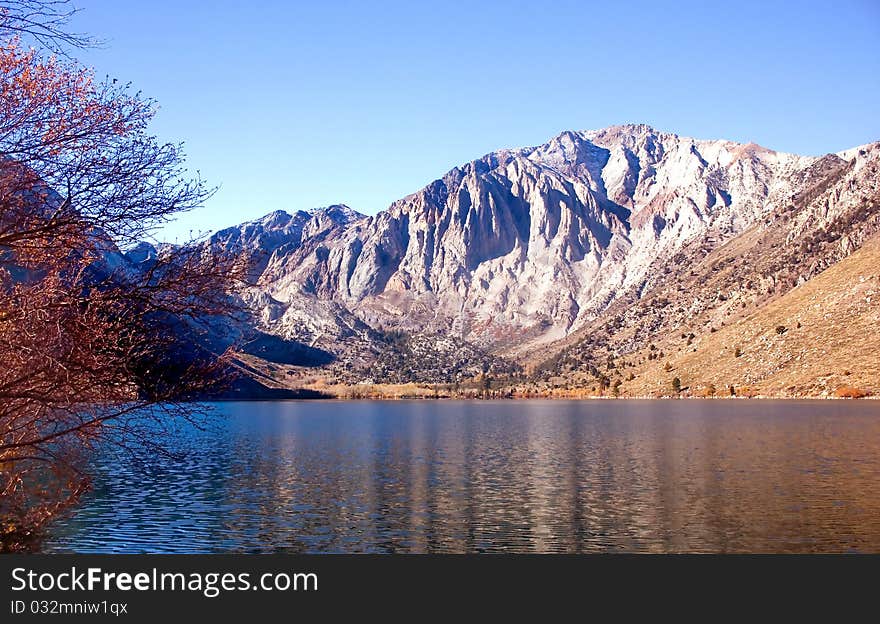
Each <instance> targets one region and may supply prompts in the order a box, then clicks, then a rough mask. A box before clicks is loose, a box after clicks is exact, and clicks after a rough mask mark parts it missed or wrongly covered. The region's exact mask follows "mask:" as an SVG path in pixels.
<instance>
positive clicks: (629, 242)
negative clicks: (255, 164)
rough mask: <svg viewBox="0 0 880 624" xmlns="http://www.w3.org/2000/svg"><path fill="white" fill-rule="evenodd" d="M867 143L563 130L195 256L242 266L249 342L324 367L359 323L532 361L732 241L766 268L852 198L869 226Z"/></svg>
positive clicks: (872, 179) (239, 233)
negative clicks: (810, 146) (358, 204)
mask: <svg viewBox="0 0 880 624" xmlns="http://www.w3.org/2000/svg"><path fill="white" fill-rule="evenodd" d="M878 146H880V144H878V143H868V144H865V145H862V146H858V147H855V148H851V149H849V150H844V151H842V152H839V153H837V154H828V155H825V156H819V157H817V156H799V155H795V154H786V153H783V152H776V151H773V150H770V149H767V148H764V147H761V146H758V145H756V144H753V143H748V144H741V143H735V142H732V141H726V140H708V141H707V140H699V139H691V138H688V137H681V136H679V135H677V134H674V133H666V132H661V131H657V130H655V129H654V128H652V127H650V126H648V125H646V124H630V125H621V126H612V127H609V128H604V129H599V130H589V131H579V132H575V131H565V132H562V133H560V134H558V135H557V136H555V137H553V138H551V139H550V140H549V141H547V142H546V143H544V144H541V145H538V146H533V147H526V148H517V149H503V150H497V151H495V152H490V153H489V154H486V155H484V156H482V157H481V158H478V159H476V160H473V161H470V162H468V163H464V164H463V165H460V166H458V167H454V168H452V169H451V170H449V171H448V172H447V173H446V174H444V175H443V176H442V177H440V178H438V179H437V180H435V181H433V182H432V183H430V184H428V185H426V186H425V187H424V188H422V189H420V190H419V191H417V192H415V193H412V194H409V195H407V196H405V197H403V198H401V199H399V200H397V201H395V202H393V203H392V204H391V205H390V206H389V208H388V209H386V210H384V211H381V212H379V213H377V214H376V215H372V216H367V215H362V214H360V213H357V212H356V211H354V210H352V209H350V208H348V207H347V206H344V205H336V206H330V207H328V208H324V209H317V210H313V211H296V212H295V213H293V214H289V213H286V212H283V211H275V212H272V213H269V214H268V215H266V216H265V217H263V218H261V219H257V220H254V221H251V222H247V223H244V224H241V225H240V226H235V227H233V228H227V229H225V230H222V231H221V232H218V233H216V234H214V235H213V236H212V237H211V238H210V239H209V241H208V242H207V243H206V249H208V250H211V249H215V250H223V251H225V252H229V251H232V252H234V253H241V254H248V255H250V256H251V259H252V261H253V264H254V266H255V269H254V271H253V272H252V283H251V285H250V286H249V288H247V289H245V291H244V292H243V293H242V296H243V298H244V299H245V300H246V301H247V302H248V303H249V305H250V306H251V308H252V310H253V313H254V319H255V324H256V325H258V326H259V328H260V330H261V331H266V332H267V333H270V334H273V335H277V336H279V337H282V338H285V339H295V340H300V341H303V342H305V343H306V344H310V345H319V346H320V347H321V348H323V349H327V350H328V351H331V352H334V353H336V354H337V355H338V356H339V357H340V359H341V361H345V360H346V351H347V350H348V346H347V343H350V342H351V340H352V336H351V331H349V330H351V328H353V327H360V326H361V325H362V326H363V328H362V329H363V331H361V332H360V333H359V334H358V332H357V331H354V330H352V331H354V333H355V334H357V335H358V336H359V338H358V339H357V341H360V342H361V347H364V345H367V344H369V343H371V342H373V343H374V342H375V339H374V338H371V337H370V331H375V332H378V333H379V334H381V333H382V332H383V331H386V330H388V329H389V328H390V329H393V330H394V331H399V332H403V333H405V334H411V335H418V336H422V337H425V336H432V335H434V336H439V335H441V334H442V335H444V336H450V337H452V338H454V339H455V340H458V341H464V342H466V343H469V344H471V345H473V346H474V347H475V348H477V349H479V350H480V351H481V352H486V353H494V354H496V355H497V356H500V357H502V358H508V359H510V358H512V359H513V360H517V361H519V360H523V357H526V355H528V354H530V355H528V357H526V359H531V360H534V353H535V352H536V350H537V351H543V350H547V349H549V350H550V351H553V350H554V349H556V350H560V349H565V348H566V344H569V343H571V340H572V337H573V336H576V335H579V333H583V332H585V331H589V328H590V327H594V326H595V324H596V323H601V322H602V319H603V318H604V315H606V313H607V311H608V310H609V309H611V308H613V307H614V305H615V304H621V302H625V301H630V302H633V301H635V302H638V301H641V300H643V299H644V298H645V297H646V296H647V295H648V294H649V293H651V292H653V291H654V290H656V289H657V288H661V287H663V285H664V284H666V283H668V282H669V281H670V280H671V279H673V278H674V277H675V274H676V272H677V271H679V268H677V267H679V266H680V265H681V264H682V263H690V264H693V263H694V262H697V261H698V260H700V259H701V258H703V257H705V256H707V255H708V254H711V253H713V252H714V251H715V250H717V249H719V248H722V247H723V246H724V245H726V244H728V243H730V241H733V240H736V239H737V238H738V237H740V236H742V235H744V234H747V233H748V232H753V231H760V232H765V231H766V232H770V233H771V234H772V236H773V237H776V238H773V240H774V241H775V242H772V243H769V242H768V243H766V244H767V245H768V248H767V250H766V251H767V253H768V254H769V255H772V254H773V253H776V252H775V248H773V247H769V245H771V244H772V245H778V246H782V247H785V246H787V245H791V244H794V242H797V243H798V244H799V245H800V244H805V243H804V241H805V240H807V238H809V236H813V235H814V234H816V232H818V231H820V230H821V229H822V228H824V227H825V226H826V225H827V224H829V223H831V222H833V221H834V219H835V218H842V215H845V214H849V213H850V212H851V211H852V210H855V208H854V206H855V205H856V204H857V203H858V202H859V201H862V200H864V201H868V203H869V204H870V205H869V206H868V207H867V208H865V211H866V214H867V216H872V215H874V214H875V212H876V203H871V202H874V200H875V199H876V194H877V188H876V176H875V175H874V173H873V171H874V170H875V169H876V165H877V162H878V160H880V158H878V154H880V147H878ZM869 170H870V171H869ZM820 187H821V188H820ZM783 219H784V221H783ZM859 223H861V221H860V222H859ZM865 227H867V228H868V229H867V230H866V231H865V232H863V233H862V234H859V235H858V236H857V237H856V238H854V239H853V241H855V242H851V245H852V248H851V249H848V250H846V252H845V253H843V252H841V254H837V255H834V258H835V261H836V260H839V259H840V257H843V256H845V255H848V253H851V252H852V251H854V250H855V249H856V248H857V247H858V245H859V244H860V243H861V241H862V240H863V239H864V238H865V237H866V236H868V235H869V234H870V231H872V230H871V227H873V226H870V227H869V226H865ZM843 234H844V236H846V233H843ZM749 236H751V235H749ZM768 236H769V234H768ZM759 238H760V237H759ZM765 238H767V237H766V236H765ZM777 238H778V239H779V240H777ZM856 239H857V240H856ZM756 240H758V239H756ZM761 240H763V239H761ZM768 240H769V239H768ZM755 244H756V245H758V243H755ZM761 244H763V243H761ZM759 247H760V245H759ZM804 249H805V250H806V247H805V248H804ZM755 253H758V252H755ZM804 253H805V254H807V256H809V254H810V253H811V252H809V251H804ZM759 255H760V254H759ZM826 255H827V254H826ZM830 257H831V256H830V255H828V258H830ZM676 258H678V260H677V262H676V261H675V259H676ZM823 258H824V256H823ZM793 262H795V261H793ZM821 262H826V260H822V261H821ZM799 263H800V260H797V261H796V262H795V264H798V266H800V264H799ZM817 266H818V265H817ZM823 266H824V265H823ZM815 268H816V267H814V269H815ZM743 270H745V269H743ZM816 273H817V271H816V270H812V271H806V270H804V271H800V274H801V275H803V276H806V275H808V274H809V276H810V277H811V276H812V275H815V274H816ZM670 276H671V277H670ZM698 307H699V306H698ZM315 317H318V318H315ZM346 328H348V329H346ZM364 328H366V329H364ZM566 341H568V342H566ZM557 344H558V345H559V347H554V346H553V345H557ZM569 346H570V344H569ZM636 346H637V345H635V344H633V345H631V347H632V348H635V347H636ZM361 347H359V349H360V348H361ZM367 350H370V349H367ZM369 359H370V358H369V357H365V358H364V359H363V360H362V361H360V363H359V364H358V366H366V367H367V368H369V363H368V362H369ZM482 366H483V365H481V367H482ZM591 366H592V365H591Z"/></svg>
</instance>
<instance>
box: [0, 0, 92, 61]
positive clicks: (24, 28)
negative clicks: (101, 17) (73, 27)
mask: <svg viewBox="0 0 880 624" xmlns="http://www.w3.org/2000/svg"><path fill="white" fill-rule="evenodd" d="M77 12H78V9H77V8H76V7H74V6H73V5H72V4H71V2H70V0H2V1H0V33H2V34H4V35H7V36H9V35H14V36H19V37H25V38H31V39H33V40H34V42H36V43H37V44H38V45H40V46H42V47H43V48H46V49H47V50H51V51H53V52H55V53H59V54H62V55H65V56H66V50H67V49H69V48H86V47H90V46H93V45H95V44H96V43H97V42H96V41H95V39H94V38H92V37H89V36H88V35H85V34H82V33H74V32H71V31H70V30H69V29H68V25H69V23H70V20H71V18H72V17H73V16H74V15H75V14H76V13H77Z"/></svg>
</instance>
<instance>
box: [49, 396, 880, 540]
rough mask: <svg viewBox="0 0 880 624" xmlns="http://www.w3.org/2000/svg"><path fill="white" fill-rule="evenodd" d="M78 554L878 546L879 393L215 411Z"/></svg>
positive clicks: (90, 526) (107, 474)
mask: <svg viewBox="0 0 880 624" xmlns="http://www.w3.org/2000/svg"><path fill="white" fill-rule="evenodd" d="M218 409H219V410H220V411H221V412H222V413H223V414H224V415H225V417H223V418H219V419H218V421H217V427H216V428H214V429H212V430H209V431H194V430H193V431H187V432H186V433H185V434H182V435H181V436H180V437H179V438H177V439H176V440H174V441H173V446H174V447H175V448H176V450H183V451H186V454H185V456H184V457H183V459H179V460H172V459H168V458H157V460H156V464H155V465H154V466H151V467H150V469H149V470H144V469H142V468H136V467H134V466H132V465H130V464H129V463H126V462H122V461H120V460H118V459H117V458H111V457H108V458H106V459H105V460H104V461H103V462H102V463H101V464H100V466H99V467H98V475H99V476H98V479H97V483H96V486H97V487H96V489H95V491H94V492H93V493H92V494H91V495H89V497H88V498H87V499H86V501H85V504H84V505H83V507H82V508H81V509H80V510H79V512H78V513H77V514H76V516H74V517H73V518H71V519H69V520H67V521H65V522H63V523H61V524H60V525H59V526H58V527H57V529H56V532H55V535H54V537H53V538H52V540H51V542H50V543H49V545H48V548H49V549H50V550H53V551H78V552H87V551H88V552H91V551H100V552H230V551H233V552H238V551H241V552H490V551H515V552H631V551H635V552H681V551H686V552H742V551H747V552H766V551H770V552H814V551H851V550H852V551H868V552H880V457H878V449H880V403H878V402H840V401H838V402H803V403H798V402H758V401H748V402H746V401H742V402H726V401H706V402H697V401H687V402H668V401H667V402H656V401H644V402H638V401H591V402H473V403H468V402H461V403H457V402H388V403H380V402H351V403H307V402H279V403H226V404H221V405H219V407H218Z"/></svg>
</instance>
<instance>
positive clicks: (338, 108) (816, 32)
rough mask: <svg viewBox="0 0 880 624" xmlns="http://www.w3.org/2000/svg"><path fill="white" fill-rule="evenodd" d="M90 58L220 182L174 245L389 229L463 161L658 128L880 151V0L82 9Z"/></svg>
mask: <svg viewBox="0 0 880 624" xmlns="http://www.w3.org/2000/svg"><path fill="white" fill-rule="evenodd" d="M75 3H76V5H77V6H79V7H81V8H82V9H83V10H82V12H81V13H80V14H79V15H78V16H77V17H76V19H75V22H74V27H75V29H76V30H80V31H87V32H89V33H90V34H93V35H95V36H97V37H99V38H102V39H104V40H105V41H106V44H105V46H104V47H103V48H101V49H96V50H88V51H85V52H82V53H79V52H78V53H77V54H76V56H77V57H78V58H80V59H81V60H82V61H84V62H85V63H86V64H88V65H90V66H93V67H94V68H95V69H96V71H97V73H98V74H99V75H101V76H103V75H105V74H109V75H111V76H113V77H116V78H118V79H120V80H123V81H131V82H132V83H133V84H134V86H135V87H136V88H138V89H140V90H141V91H143V93H144V94H145V95H147V96H150V97H153V98H155V99H156V100H158V101H159V103H160V105H161V110H160V112H159V115H158V117H157V118H156V121H155V124H154V126H153V129H154V131H155V133H156V134H157V135H158V136H159V137H160V138H162V139H164V140H169V141H177V140H183V141H185V143H186V152H187V154H188V164H189V165H190V166H191V167H192V168H193V169H199V170H200V171H201V173H202V175H203V176H204V177H206V178H207V179H208V181H210V182H211V183H212V184H217V185H219V186H220V187H221V188H220V190H219V192H218V193H217V194H216V196H215V197H213V198H212V199H211V200H210V201H209V202H208V204H207V205H206V206H205V208H203V209H201V210H197V211H194V212H192V213H189V214H187V215H185V216H184V217H182V218H181V219H180V220H179V221H178V222H177V223H175V224H174V225H172V226H170V227H169V228H168V229H167V230H165V232H164V236H165V237H166V238H168V239H175V237H179V238H185V237H186V236H187V234H188V232H189V231H190V230H208V229H217V228H220V227H225V226H228V225H233V224H236V223H239V222H241V221H245V220H248V219H252V218H256V217H258V216H260V215H262V214H265V213H267V212H269V211H271V210H276V209H283V210H289V211H290V210H297V209H308V208H312V207H316V206H325V205H329V204H332V203H346V204H348V205H350V206H351V207H352V208H354V209H356V210H359V211H361V212H366V213H375V212H377V211H379V210H381V209H383V208H385V207H387V206H388V204H389V203H391V202H392V201H393V200H395V199H398V198H400V197H402V196H404V195H406V194H408V193H411V192H414V191H416V190H418V189H419V188H421V187H422V186H424V185H425V184H427V183H428V182H430V181H432V180H434V179H436V178H438V177H440V176H441V175H442V174H443V173H445V172H446V171H448V170H449V169H451V168H452V167H454V166H456V165H458V164H461V163H463V162H467V161H469V160H473V159H474V158H477V157H479V156H481V155H483V154H485V153H487V152H490V151H493V150H495V149H499V148H502V147H517V146H523V145H535V144H539V143H543V142H544V141H546V140H547V139H549V138H550V137H551V136H553V135H555V134H557V133H559V132H560V131H562V130H566V129H574V130H584V129H591V128H600V127H603V126H607V125H611V124H616V123H628V122H644V123H649V124H651V125H653V126H655V127H657V128H659V129H662V130H668V131H671V132H676V133H678V134H681V135H685V136H694V137H699V138H707V139H709V138H726V139H731V140H736V141H755V142H757V143H760V144H762V145H764V146H766V147H769V148H772V149H777V150H782V151H790V152H797V153H802V154H822V153H826V152H830V151H838V150H841V149H845V148H848V147H852V146H855V145H858V144H862V143H867V142H869V141H873V140H877V139H880V1H878V0H841V1H835V2H831V1H826V2H815V1H807V0H805V1H801V2H793V1H792V2H782V1H779V2H773V1H763V2H750V1H736V2H705V1H703V2H661V1H654V2H631V3H624V2H608V1H604V2H587V1H584V0H582V1H571V2H568V1H553V0H547V1H542V2H538V1H535V0H532V1H528V2H521V1H518V0H503V1H489V0H471V1H470V2H440V1H432V2H422V1H420V0H410V1H407V2H382V1H381V0H377V1H374V2H340V1H336V0H309V1H305V2H295V1H286V2H285V1H281V0H278V1H268V0H262V1H257V0H254V1H252V2H230V1H227V0H213V1H207V0H186V1H183V0H176V1H175V0H150V1H146V0H127V1H125V2H120V1H119V0H75Z"/></svg>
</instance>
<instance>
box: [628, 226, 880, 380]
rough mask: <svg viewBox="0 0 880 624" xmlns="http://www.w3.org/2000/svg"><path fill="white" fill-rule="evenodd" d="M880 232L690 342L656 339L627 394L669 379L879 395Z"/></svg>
mask: <svg viewBox="0 0 880 624" xmlns="http://www.w3.org/2000/svg"><path fill="white" fill-rule="evenodd" d="M878 327H880V238H877V237H875V238H873V239H872V240H870V241H869V242H868V243H866V244H865V245H864V246H863V247H862V249H860V250H858V251H857V252H855V253H854V254H853V255H852V256H850V257H848V258H845V259H844V260H841V261H840V262H838V263H837V264H835V265H833V266H831V267H829V268H828V269H826V270H825V271H823V272H822V273H821V274H819V275H818V276H817V277H815V278H813V279H811V280H809V281H808V282H806V283H804V284H802V285H800V286H798V287H796V288H794V289H792V290H791V291H790V292H788V293H786V294H785V295H783V296H782V297H780V298H778V299H776V300H775V301H773V302H771V303H768V304H765V305H762V306H761V307H759V308H758V309H757V310H755V311H754V312H752V313H751V314H749V315H747V316H745V317H744V318H742V319H739V320H738V321H736V322H735V323H732V324H729V325H726V326H725V327H722V328H720V329H718V330H717V331H715V332H712V333H708V334H705V335H704V336H702V337H701V338H699V339H697V340H695V341H694V342H693V344H692V345H691V346H685V345H684V344H683V341H682V340H681V338H680V336H674V337H672V338H671V339H669V340H665V341H661V342H658V343H657V345H656V347H657V349H658V350H662V351H664V353H665V355H664V357H663V358H657V359H653V360H647V355H648V350H643V351H640V352H638V353H636V354H633V359H635V358H638V359H639V360H643V361H644V363H643V364H640V365H637V366H634V367H633V368H631V369H630V372H632V373H633V374H634V375H635V379H634V380H632V381H625V382H624V383H623V385H622V387H621V391H622V393H624V394H631V395H652V394H655V393H661V394H669V393H671V387H672V379H673V378H674V377H678V378H679V379H680V380H681V385H682V387H684V388H688V389H689V390H690V392H691V393H692V394H697V395H701V394H705V393H707V391H710V390H711V388H712V387H713V386H714V388H715V390H716V391H717V393H718V394H719V395H725V394H729V393H730V391H729V387H730V386H731V385H733V386H734V392H736V393H737V394H740V395H743V394H761V395H770V396H831V395H833V394H834V393H835V392H836V391H837V390H838V389H840V388H842V387H853V388H857V389H860V390H862V391H867V392H871V393H873V394H880V331H878Z"/></svg>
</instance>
